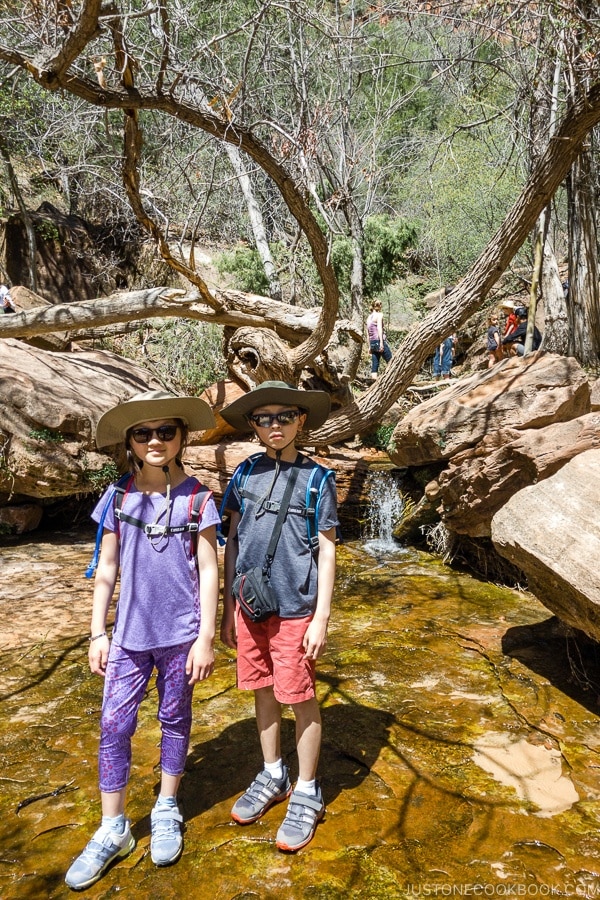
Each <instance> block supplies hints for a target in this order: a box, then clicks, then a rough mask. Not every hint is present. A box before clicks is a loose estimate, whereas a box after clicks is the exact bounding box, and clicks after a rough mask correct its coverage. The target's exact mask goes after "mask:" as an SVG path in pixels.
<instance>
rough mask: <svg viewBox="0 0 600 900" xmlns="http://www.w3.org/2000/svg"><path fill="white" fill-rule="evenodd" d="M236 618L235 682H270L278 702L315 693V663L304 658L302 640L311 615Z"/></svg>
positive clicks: (249, 685)
mask: <svg viewBox="0 0 600 900" xmlns="http://www.w3.org/2000/svg"><path fill="white" fill-rule="evenodd" d="M236 618H237V685H238V687H239V688H240V689H241V690H243V691H255V690H257V689H258V688H263V687H269V686H271V685H272V686H273V693H274V694H275V699H276V700H277V701H278V702H279V703H286V704H294V703H302V702H303V701H305V700H311V699H312V698H313V697H314V696H315V663H314V660H312V659H305V658H304V653H305V650H304V647H303V646H302V640H303V638H304V635H305V633H306V629H307V628H308V626H309V625H310V623H311V621H312V616H306V617H304V618H302V619H280V618H279V616H271V617H270V618H268V619H265V621H264V622H251V621H250V620H249V619H248V618H246V616H245V615H244V614H243V613H242V612H241V610H240V608H239V607H238V608H237V611H236Z"/></svg>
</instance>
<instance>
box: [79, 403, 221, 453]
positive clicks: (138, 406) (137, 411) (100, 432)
mask: <svg viewBox="0 0 600 900" xmlns="http://www.w3.org/2000/svg"><path fill="white" fill-rule="evenodd" d="M156 419H181V420H182V421H183V422H185V424H186V425H187V426H188V428H189V429H190V431H204V430H205V429H206V428H213V427H214V424H215V417H214V416H213V413H212V410H211V408H210V406H209V405H208V403H206V402H205V401H204V400H201V399H200V398H199V397H178V396H176V395H175V394H170V393H169V392H168V391H146V392H145V393H143V394H136V395H135V396H134V397H131V398H130V399H129V400H126V401H125V402H124V403H119V404H118V406H113V407H112V409H109V410H108V411H107V412H105V413H104V415H102V416H101V417H100V421H99V422H98V425H97V427H96V444H97V445H98V447H109V446H112V445H113V444H118V443H120V441H122V440H124V439H125V434H126V432H127V429H128V428H132V427H133V426H134V425H139V423H140V422H152V421H154V420H156Z"/></svg>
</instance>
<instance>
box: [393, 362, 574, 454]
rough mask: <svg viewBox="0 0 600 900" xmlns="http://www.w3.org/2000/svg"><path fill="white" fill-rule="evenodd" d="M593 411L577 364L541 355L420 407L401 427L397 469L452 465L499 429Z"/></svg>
mask: <svg viewBox="0 0 600 900" xmlns="http://www.w3.org/2000/svg"><path fill="white" fill-rule="evenodd" d="M589 410H590V386H589V383H588V379H587V376H586V374H585V372H584V371H583V369H582V368H581V367H580V366H579V364H578V363H577V361H576V360H575V359H572V358H570V357H565V356H557V355H555V354H550V353H543V352H542V351H538V352H537V353H532V354H530V355H529V356H527V357H525V358H519V357H516V358H513V359H506V360H503V361H502V362H500V363H498V364H497V365H496V366H494V367H493V368H492V369H486V370H485V372H478V373H476V374H475V375H472V376H470V377H468V378H463V379H461V380H460V381H457V382H456V383H455V384H453V385H451V386H450V387H448V388H446V390H444V391H441V392H440V393H439V394H437V395H436V396H435V397H432V398H431V399H430V400H427V401H426V402H425V403H422V404H420V405H419V406H416V407H414V408H413V409H412V410H411V411H410V412H409V413H408V414H407V415H406V416H405V417H404V419H402V421H401V422H400V423H399V424H398V425H397V426H396V428H395V429H394V432H393V434H392V438H391V441H390V449H389V454H390V458H391V460H392V462H393V463H394V464H395V465H397V466H402V467H406V466H423V465H428V464H430V463H434V462H438V461H441V460H447V459H450V458H451V457H453V456H456V454H457V453H461V452H463V451H464V450H466V449H468V448H470V447H474V446H475V445H476V444H478V443H479V442H480V441H481V440H483V438H484V436H485V435H486V434H491V433H493V432H495V431H498V430H499V429H505V428H515V429H519V430H522V429H527V428H536V429H537V428H543V427H545V426H546V425H550V424H552V423H553V422H566V421H568V420H569V419H574V418H577V417H578V416H581V415H584V414H585V413H587V412H589Z"/></svg>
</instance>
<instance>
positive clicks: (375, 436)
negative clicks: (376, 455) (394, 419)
mask: <svg viewBox="0 0 600 900" xmlns="http://www.w3.org/2000/svg"><path fill="white" fill-rule="evenodd" d="M394 428H395V426H394V425H392V424H390V425H379V426H378V427H377V428H376V429H375V431H372V432H371V433H370V434H366V435H365V436H364V437H362V438H361V440H362V443H363V445H364V446H365V447H375V449H376V450H383V451H385V452H387V449H388V447H389V445H390V440H391V437H392V434H393V432H394Z"/></svg>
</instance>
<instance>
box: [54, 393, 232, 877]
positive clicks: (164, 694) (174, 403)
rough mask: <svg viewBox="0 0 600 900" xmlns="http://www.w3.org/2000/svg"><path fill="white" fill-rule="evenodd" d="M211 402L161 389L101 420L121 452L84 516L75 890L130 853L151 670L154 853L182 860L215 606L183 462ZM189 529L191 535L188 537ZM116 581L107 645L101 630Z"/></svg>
mask: <svg viewBox="0 0 600 900" xmlns="http://www.w3.org/2000/svg"><path fill="white" fill-rule="evenodd" d="M213 425H214V417H213V414H212V411H211V409H210V407H209V406H208V404H206V403H205V402H204V401H203V400H200V399H198V398H192V397H176V396H173V395H172V394H169V393H166V392H164V391H150V392H146V393H143V394H138V395H137V396H135V397H132V398H131V400H128V401H127V402H125V403H121V404H119V405H118V406H115V407H113V408H112V409H109V410H108V412H106V413H104V415H103V416H102V417H101V419H100V421H99V422H98V427H97V430H96V443H97V445H98V447H106V446H113V445H116V444H118V443H122V442H124V448H125V451H126V455H127V459H128V462H129V468H130V477H129V479H128V480H127V485H126V486H124V487H123V489H122V490H121V493H120V495H119V500H120V503H119V504H117V502H116V500H115V494H116V493H117V492H115V490H114V489H113V488H109V490H108V491H107V492H106V493H105V494H104V496H103V497H102V498H101V500H100V502H99V503H98V505H97V506H96V508H95V510H94V512H93V513H92V518H93V519H94V520H95V521H96V522H99V521H100V520H101V519H102V521H103V528H104V530H103V537H102V544H101V552H100V561H99V564H98V571H97V574H96V580H95V584H94V596H93V605H92V621H91V636H90V649H89V664H90V669H91V671H92V672H93V673H94V674H96V675H101V676H103V677H104V699H103V703H102V716H101V723H100V725H101V737H100V749H99V766H98V768H99V776H100V777H99V781H100V794H101V800H102V823H101V826H100V828H99V829H98V830H97V831H96V833H95V834H94V836H93V838H92V839H91V841H90V842H89V844H88V845H87V846H86V848H85V849H84V851H83V853H81V855H80V856H79V857H78V858H77V859H76V860H75V862H74V863H73V864H72V866H71V867H70V869H69V871H68V872H67V875H66V879H65V880H66V883H67V885H68V886H69V887H70V888H73V889H74V890H83V889H85V888H87V887H89V886H90V885H92V884H94V882H96V881H98V879H99V878H100V877H101V876H102V875H103V874H104V872H105V871H106V869H107V868H108V866H109V865H110V864H111V863H112V862H113V861H115V860H117V859H119V858H122V857H125V856H127V854H128V853H130V852H131V850H132V849H133V847H134V846H135V841H134V839H133V836H132V834H131V828H130V822H129V820H128V819H126V818H125V795H126V790H127V783H128V780H129V773H130V765H131V738H132V736H133V733H134V732H135V729H136V724H137V716H138V710H139V707H140V704H141V702H142V700H143V698H144V694H145V692H146V687H147V685H148V682H149V679H150V676H151V675H152V672H153V670H154V668H155V667H156V669H157V671H158V676H157V689H158V703H159V708H158V719H159V721H160V723H161V730H162V741H161V750H160V764H161V780H160V793H159V796H158V799H157V801H156V804H155V806H154V808H153V809H152V813H151V839H150V851H151V856H152V861H153V862H154V863H155V864H156V865H157V866H165V865H169V864H171V863H173V862H175V861H176V860H177V859H178V858H179V856H180V855H181V852H182V848H183V840H182V835H181V825H182V816H181V814H180V812H179V808H178V805H177V790H178V787H179V782H180V779H181V776H182V774H183V770H184V765H185V760H186V756H187V751H188V744H189V737H190V728H191V721H192V692H193V689H194V685H195V684H196V683H197V682H198V681H202V680H203V679H205V678H208V676H209V675H210V674H211V672H212V670H213V665H214V649H213V644H214V635H215V623H216V610H217V602H218V590H219V584H218V570H217V554H216V525H217V522H218V521H219V516H218V513H217V509H216V507H215V504H214V501H213V500H212V498H211V495H210V492H209V491H207V490H206V489H204V499H205V502H204V508H203V510H202V513H201V515H200V517H199V521H198V522H197V523H195V527H194V528H193V529H192V528H191V527H190V508H191V505H192V499H193V497H194V496H195V494H196V493H197V492H198V489H199V483H198V481H197V480H196V479H195V478H193V477H191V476H189V475H187V474H186V473H185V471H184V469H183V465H182V463H181V456H182V454H183V451H184V448H185V446H186V439H187V435H188V430H191V431H199V430H201V429H206V428H211V427H213ZM196 528H197V532H196V530H195V529H196ZM118 575H120V593H119V602H118V605H117V610H116V615H115V624H114V627H113V632H112V641H109V637H108V634H107V631H106V623H107V616H108V611H109V607H110V604H111V600H112V597H113V593H114V590H115V584H116V581H117V576H118Z"/></svg>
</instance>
